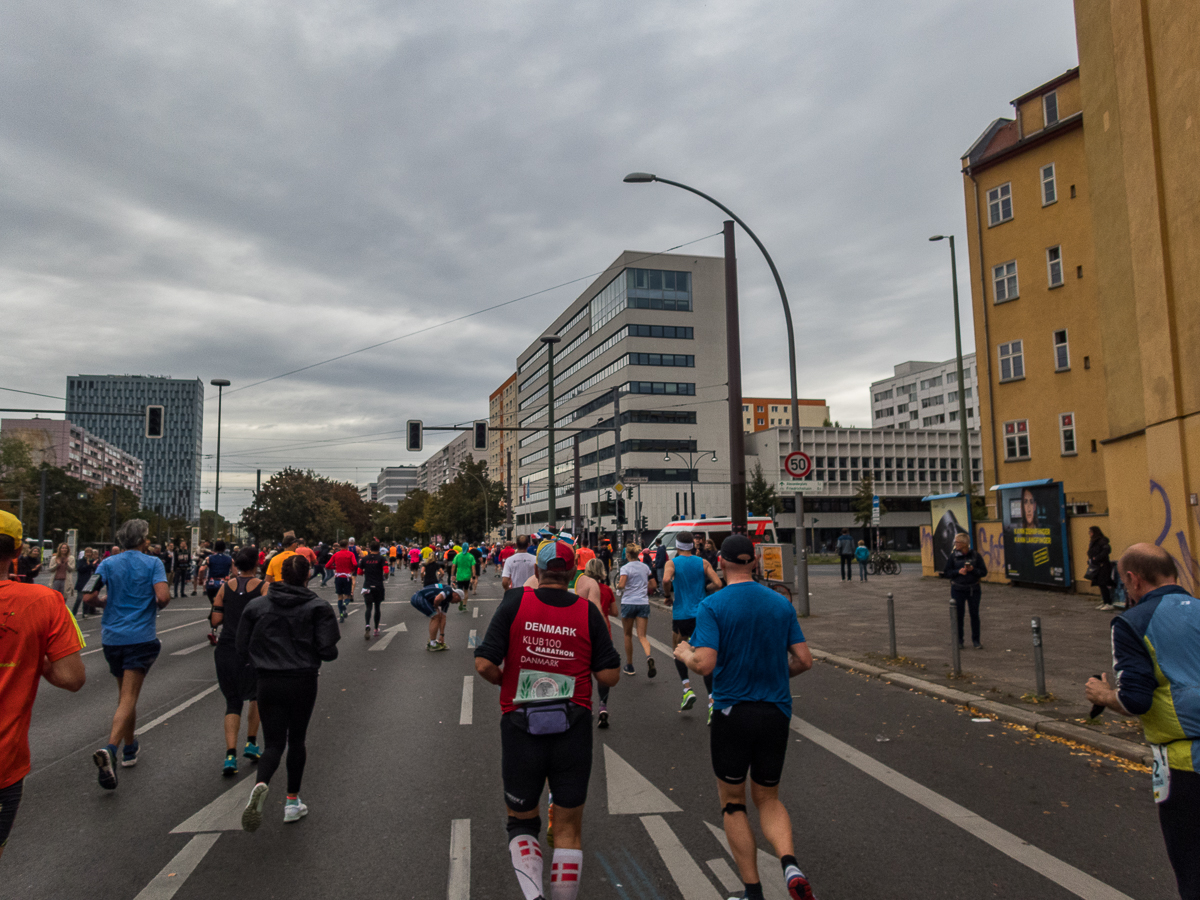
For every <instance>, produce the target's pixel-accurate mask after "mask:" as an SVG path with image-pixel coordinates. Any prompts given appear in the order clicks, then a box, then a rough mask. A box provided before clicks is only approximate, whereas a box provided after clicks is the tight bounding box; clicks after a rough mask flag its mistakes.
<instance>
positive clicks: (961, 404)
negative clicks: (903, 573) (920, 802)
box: [929, 234, 978, 546]
mask: <svg viewBox="0 0 1200 900" xmlns="http://www.w3.org/2000/svg"><path fill="white" fill-rule="evenodd" d="M947 238H949V240H950V280H951V281H952V282H953V283H954V352H955V353H956V354H957V358H958V434H959V438H958V439H959V441H960V442H961V443H962V467H963V470H962V483H963V494H965V495H966V497H967V515H968V520H969V519H970V509H971V447H970V445H969V444H968V443H967V386H966V385H965V384H964V383H963V358H962V327H961V326H960V325H959V321H958V260H957V258H956V255H955V252H954V235H952V234H935V235H934V236H933V237H931V238H930V239H929V240H931V241H941V240H945V239H947ZM976 381H977V382H978V379H976ZM976 386H978V385H976ZM969 530H970V529H968V531H969ZM970 538H971V546H974V545H975V536H974V535H970Z"/></svg>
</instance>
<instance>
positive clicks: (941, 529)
mask: <svg viewBox="0 0 1200 900" xmlns="http://www.w3.org/2000/svg"><path fill="white" fill-rule="evenodd" d="M925 499H926V500H928V501H929V511H930V514H931V517H932V519H933V542H932V543H933V546H932V551H933V569H934V572H935V573H937V572H941V571H942V569H944V568H946V560H948V559H949V558H950V554H951V553H953V552H954V536H955V535H956V534H965V535H968V536H969V535H970V534H971V518H970V516H971V504H970V501H969V500H968V498H966V497H964V496H962V495H961V494H939V495H937V496H933V497H926V498H925Z"/></svg>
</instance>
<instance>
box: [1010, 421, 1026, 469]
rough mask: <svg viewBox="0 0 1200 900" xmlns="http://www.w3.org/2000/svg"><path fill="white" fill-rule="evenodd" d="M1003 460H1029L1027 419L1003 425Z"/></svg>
mask: <svg viewBox="0 0 1200 900" xmlns="http://www.w3.org/2000/svg"><path fill="white" fill-rule="evenodd" d="M1004 459H1005V461H1006V462H1012V461H1013V460H1017V459H1029V420H1028V419H1017V420H1016V421H1013V422H1005V423H1004Z"/></svg>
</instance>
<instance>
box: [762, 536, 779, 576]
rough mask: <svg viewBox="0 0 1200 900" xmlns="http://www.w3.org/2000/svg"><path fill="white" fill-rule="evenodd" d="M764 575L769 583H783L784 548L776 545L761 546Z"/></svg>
mask: <svg viewBox="0 0 1200 900" xmlns="http://www.w3.org/2000/svg"><path fill="white" fill-rule="evenodd" d="M758 549H759V555H760V558H761V560H762V573H763V577H764V578H766V579H767V581H783V548H782V547H780V546H778V545H776V544H772V545H766V544H759V545H758Z"/></svg>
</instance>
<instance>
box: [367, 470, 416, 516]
mask: <svg viewBox="0 0 1200 900" xmlns="http://www.w3.org/2000/svg"><path fill="white" fill-rule="evenodd" d="M417 477H418V467H417V466H388V467H387V468H384V469H380V470H379V477H378V478H376V479H375V497H374V498H373V499H375V500H376V501H378V502H379V503H382V504H384V505H385V506H386V507H388V509H390V510H391V511H392V512H395V511H396V507H397V506H398V505H399V504H400V503H401V502H402V501H403V500H404V498H405V497H407V496H408V495H409V494H411V493H412V492H413V491H415V490H416V488H417Z"/></svg>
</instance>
